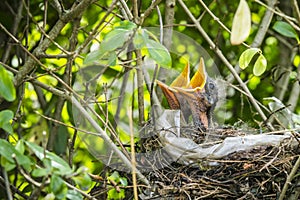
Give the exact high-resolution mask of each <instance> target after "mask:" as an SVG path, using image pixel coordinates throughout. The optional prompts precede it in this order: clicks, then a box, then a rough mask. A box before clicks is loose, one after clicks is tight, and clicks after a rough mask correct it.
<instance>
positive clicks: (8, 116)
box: [0, 110, 14, 134]
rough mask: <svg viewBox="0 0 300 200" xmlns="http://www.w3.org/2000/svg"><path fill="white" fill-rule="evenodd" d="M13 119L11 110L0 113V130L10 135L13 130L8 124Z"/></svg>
mask: <svg viewBox="0 0 300 200" xmlns="http://www.w3.org/2000/svg"><path fill="white" fill-rule="evenodd" d="M13 117H14V113H13V112H12V111H11V110H3V111H1V112H0V128H2V129H3V130H5V131H7V132H8V133H10V134H12V133H13V128H12V126H11V123H10V120H12V119H13Z"/></svg>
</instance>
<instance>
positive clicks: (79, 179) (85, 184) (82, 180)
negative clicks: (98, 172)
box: [72, 170, 92, 190]
mask: <svg viewBox="0 0 300 200" xmlns="http://www.w3.org/2000/svg"><path fill="white" fill-rule="evenodd" d="M78 171H80V170H78ZM72 179H73V180H74V181H75V183H76V184H77V185H78V186H79V187H80V189H82V190H88V189H89V188H90V186H91V183H92V180H91V177H90V176H89V175H88V173H87V172H85V171H84V172H81V173H79V175H78V176H75V177H72Z"/></svg>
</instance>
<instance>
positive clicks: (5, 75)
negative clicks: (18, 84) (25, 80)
mask: <svg viewBox="0 0 300 200" xmlns="http://www.w3.org/2000/svg"><path fill="white" fill-rule="evenodd" d="M0 77H1V78H0V96H2V97H3V98H4V99H5V100H7V101H13V100H15V99H16V89H15V86H14V82H13V78H14V77H13V75H12V73H11V72H9V71H7V70H6V69H5V68H4V67H3V66H2V65H0Z"/></svg>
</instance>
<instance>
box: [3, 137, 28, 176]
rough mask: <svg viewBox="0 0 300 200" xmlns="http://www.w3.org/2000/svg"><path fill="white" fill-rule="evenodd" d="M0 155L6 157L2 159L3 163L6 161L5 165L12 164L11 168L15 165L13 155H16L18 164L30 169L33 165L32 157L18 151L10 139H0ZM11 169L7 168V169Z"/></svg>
mask: <svg viewBox="0 0 300 200" xmlns="http://www.w3.org/2000/svg"><path fill="white" fill-rule="evenodd" d="M0 155H1V156H3V157H4V158H5V159H6V160H2V159H1V163H2V162H6V163H5V165H6V166H10V168H9V170H11V169H13V168H14V167H15V166H14V165H15V160H14V159H13V155H15V159H16V161H17V162H18V165H21V166H23V167H24V168H25V169H26V170H28V171H29V169H30V166H31V161H30V159H29V158H28V157H27V156H25V155H23V154H21V153H20V152H19V151H17V150H16V149H15V147H14V146H13V145H12V144H10V143H9V142H8V141H6V140H3V139H0ZM7 162H8V163H7ZM9 170H8V169H7V171H9Z"/></svg>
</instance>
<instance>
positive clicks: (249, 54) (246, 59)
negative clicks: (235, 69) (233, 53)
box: [239, 48, 260, 69]
mask: <svg viewBox="0 0 300 200" xmlns="http://www.w3.org/2000/svg"><path fill="white" fill-rule="evenodd" d="M258 52H260V50H259V49H258V48H250V49H247V50H246V51H244V52H243V53H242V55H241V56H240V59H239V65H240V68H241V69H246V68H247V67H248V66H249V63H250V62H251V60H252V58H253V56H254V55H255V54H256V53H258Z"/></svg>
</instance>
